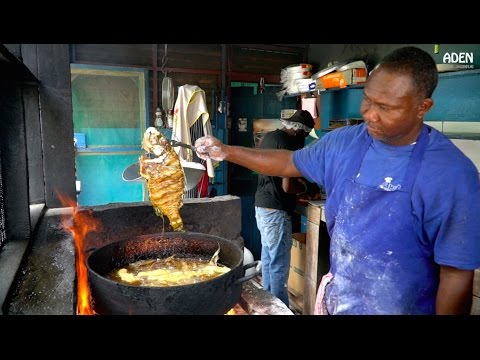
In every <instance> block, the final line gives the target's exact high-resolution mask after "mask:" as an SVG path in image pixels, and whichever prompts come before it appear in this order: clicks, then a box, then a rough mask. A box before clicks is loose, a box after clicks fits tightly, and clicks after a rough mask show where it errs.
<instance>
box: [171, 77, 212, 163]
mask: <svg viewBox="0 0 480 360" xmlns="http://www.w3.org/2000/svg"><path fill="white" fill-rule="evenodd" d="M200 118H201V121H202V127H203V135H212V125H211V123H210V121H209V119H210V115H209V114H208V111H207V103H206V100H205V91H203V90H202V89H201V88H200V87H198V86H197V85H188V84H186V85H183V86H180V87H179V88H178V96H177V101H176V102H175V108H174V112H173V129H172V139H174V140H177V141H181V142H183V143H186V144H190V145H194V144H192V139H191V136H190V127H191V126H192V125H193V124H195V122H196V121H197V120H198V119H200ZM175 151H176V152H177V154H178V155H179V156H180V158H181V159H183V160H186V161H193V152H192V150H190V149H186V148H182V147H177V148H175Z"/></svg>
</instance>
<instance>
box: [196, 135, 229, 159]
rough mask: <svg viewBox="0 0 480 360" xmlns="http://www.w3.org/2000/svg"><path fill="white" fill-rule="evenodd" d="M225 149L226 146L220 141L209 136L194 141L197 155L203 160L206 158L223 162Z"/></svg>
mask: <svg viewBox="0 0 480 360" xmlns="http://www.w3.org/2000/svg"><path fill="white" fill-rule="evenodd" d="M226 147H227V145H224V144H223V143H222V142H221V141H220V140H218V139H217V138H215V137H213V136H211V135H207V136H202V137H201V138H198V139H197V141H195V148H196V150H197V155H198V157H199V158H200V159H203V160H207V159H208V158H210V159H212V160H217V161H222V160H224V159H225V157H226V156H227V154H226Z"/></svg>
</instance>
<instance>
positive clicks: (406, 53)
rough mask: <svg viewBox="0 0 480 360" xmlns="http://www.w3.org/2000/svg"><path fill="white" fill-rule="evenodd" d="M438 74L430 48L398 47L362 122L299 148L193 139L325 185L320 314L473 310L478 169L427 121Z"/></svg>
mask: <svg viewBox="0 0 480 360" xmlns="http://www.w3.org/2000/svg"><path fill="white" fill-rule="evenodd" d="M437 83H438V71H437V67H436V64H435V61H434V59H433V58H432V56H431V55H430V54H428V53H427V52H426V51H424V50H422V49H419V48H416V47H413V46H407V47H402V48H399V49H396V50H395V51H393V52H392V53H390V54H389V55H387V56H386V57H385V58H384V59H383V60H382V61H381V62H380V64H379V65H378V66H377V67H376V68H375V69H373V70H372V72H371V73H370V76H369V77H368V79H367V82H366V84H365V87H364V89H363V99H362V103H361V105H360V112H361V114H362V117H363V120H364V123H363V124H360V125H353V126H344V127H342V128H339V129H336V130H333V131H331V132H329V133H328V134H326V135H324V136H323V137H322V138H321V139H320V141H318V142H316V143H315V144H314V145H313V146H309V147H304V148H302V149H299V150H295V151H289V150H283V149H282V150H267V149H249V148H243V147H240V146H229V145H224V144H222V143H221V142H220V141H219V140H218V139H215V138H212V137H203V138H200V139H198V140H197V141H196V143H195V146H196V149H197V154H198V155H199V156H200V157H203V158H205V157H207V156H209V157H210V158H212V159H214V160H218V161H220V160H227V161H230V162H233V163H236V164H239V165H242V166H246V167H248V168H249V169H252V170H254V171H257V172H259V173H263V174H266V175H275V176H283V177H295V176H303V177H305V179H307V180H309V181H311V182H315V183H317V184H319V185H321V186H323V187H324V188H325V191H326V195H327V199H326V202H325V217H326V223H327V229H328V233H329V235H330V241H331V242H330V264H331V266H330V272H329V273H328V274H326V275H324V276H323V278H322V281H321V282H320V284H319V288H318V292H317V302H316V305H315V313H317V314H332V315H340V314H344V315H350V314H352V315H353V314H362V315H367V314H368V315H374V314H375V315H376V314H391V315H393V314H402V315H408V314H410V315H420V314H423V315H431V314H437V315H445V314H456V315H460V314H469V312H470V308H471V304H472V288H473V277H474V270H475V269H477V268H479V267H480V222H479V221H478V214H479V213H480V179H479V176H478V169H477V168H476V167H475V165H474V163H473V162H472V161H471V160H470V159H469V158H468V157H467V156H465V154H463V153H462V152H461V151H460V149H458V148H457V147H456V146H455V145H454V144H453V143H452V141H451V140H450V139H448V138H447V137H446V136H445V135H444V134H442V133H441V132H439V131H438V130H436V129H434V128H433V127H430V126H428V125H427V124H425V123H424V121H423V119H424V117H425V115H426V114H427V112H428V111H429V110H430V109H431V108H432V106H433V104H434V100H433V98H432V95H433V93H434V91H435V88H436V86H437Z"/></svg>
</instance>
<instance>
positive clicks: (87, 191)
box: [76, 152, 145, 206]
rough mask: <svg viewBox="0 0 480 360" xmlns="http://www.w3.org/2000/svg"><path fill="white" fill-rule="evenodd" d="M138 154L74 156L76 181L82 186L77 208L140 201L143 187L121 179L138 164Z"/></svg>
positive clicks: (142, 198)
mask: <svg viewBox="0 0 480 360" xmlns="http://www.w3.org/2000/svg"><path fill="white" fill-rule="evenodd" d="M139 154H140V152H139V153H137V154H105V155H103V154H102V155H91V154H88V155H86V154H78V155H77V156H76V166H77V180H80V181H81V186H82V188H81V191H80V194H79V195H78V199H77V200H78V204H79V205H81V206H92V205H104V204H108V203H114V202H137V201H144V187H145V185H144V183H143V182H126V181H124V180H123V179H122V173H123V170H124V169H125V168H126V167H127V166H128V165H131V164H132V163H134V162H136V161H138V157H139ZM85 185H87V186H85Z"/></svg>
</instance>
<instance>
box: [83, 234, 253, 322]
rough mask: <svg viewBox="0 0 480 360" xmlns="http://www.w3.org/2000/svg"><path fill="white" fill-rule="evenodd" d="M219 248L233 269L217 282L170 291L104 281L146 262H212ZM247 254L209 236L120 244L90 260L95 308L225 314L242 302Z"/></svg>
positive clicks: (100, 310) (100, 311)
mask: <svg viewBox="0 0 480 360" xmlns="http://www.w3.org/2000/svg"><path fill="white" fill-rule="evenodd" d="M219 246H220V254H219V256H220V258H219V263H221V264H223V265H226V266H228V267H229V268H231V271H229V272H227V273H225V274H222V275H221V276H219V277H216V278H214V279H212V280H208V281H203V282H200V283H196V284H192V285H180V286H169V287H153V286H132V285H127V284H124V283H120V282H116V281H113V280H110V279H108V278H106V277H105V275H106V274H108V273H109V272H110V271H111V270H114V269H117V268H120V267H123V266H125V265H128V264H130V263H132V262H135V261H138V260H144V259H155V258H166V257H168V256H171V255H174V254H175V255H176V256H203V257H205V258H211V256H212V255H213V254H214V253H215V251H216V250H217V249H218V247H219ZM257 263H258V262H254V263H251V264H249V265H247V266H243V251H242V249H241V248H240V247H239V246H238V245H236V244H235V243H233V242H231V241H229V240H226V239H223V238H220V237H217V236H213V235H208V234H201V233H188V232H183V233H182V232H171V233H160V234H151V235H142V236H138V237H135V238H132V239H127V240H119V241H117V242H114V243H111V244H108V245H106V246H104V247H102V248H99V249H97V250H95V251H93V252H92V253H91V254H90V256H89V257H88V259H87V268H88V280H89V283H90V289H91V294H92V299H93V306H94V310H95V312H96V313H98V314H118V315H123V314H125V315H126V314H132V315H134V314H137V315H140V314H142V315H173V314H178V315H197V314H198V315H200V314H208V315H217V314H218V315H220V314H225V313H226V312H227V311H228V310H230V309H231V308H232V307H233V306H234V305H235V304H236V303H237V302H238V301H239V299H240V295H241V292H242V283H243V282H245V281H247V280H249V279H251V278H253V277H254V276H256V275H257V274H258V271H256V272H255V273H254V274H251V275H249V276H246V277H244V274H245V270H246V269H247V268H250V267H253V266H255V265H256V264H257Z"/></svg>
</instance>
